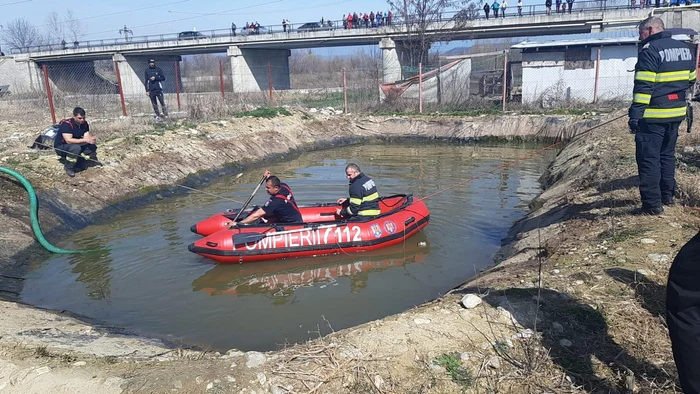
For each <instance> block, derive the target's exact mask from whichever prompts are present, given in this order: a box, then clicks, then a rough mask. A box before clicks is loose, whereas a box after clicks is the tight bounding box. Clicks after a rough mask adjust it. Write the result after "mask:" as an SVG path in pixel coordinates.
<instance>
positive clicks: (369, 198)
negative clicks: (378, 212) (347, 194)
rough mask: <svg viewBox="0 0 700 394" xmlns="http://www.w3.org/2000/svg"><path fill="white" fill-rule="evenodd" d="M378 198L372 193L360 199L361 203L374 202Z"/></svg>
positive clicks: (377, 194)
mask: <svg viewBox="0 0 700 394" xmlns="http://www.w3.org/2000/svg"><path fill="white" fill-rule="evenodd" d="M378 198H379V193H377V192H374V193H372V194H370V195H369V196H364V197H363V198H362V201H374V200H376V199H378Z"/></svg>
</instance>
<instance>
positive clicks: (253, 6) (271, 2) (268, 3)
mask: <svg viewBox="0 0 700 394" xmlns="http://www.w3.org/2000/svg"><path fill="white" fill-rule="evenodd" d="M283 1H285V0H274V1H269V2H267V3H261V4H254V5H250V6H246V7H240V8H234V9H230V10H224V11H217V12H208V13H204V14H202V15H197V16H190V17H187V18H180V19H174V20H169V21H163V22H155V23H148V24H145V25H139V26H132V27H133V28H139V27H150V26H157V25H164V24H167V23H172V22H181V21H186V20H190V19H197V18H201V17H204V16H212V15H220V14H222V13H227V12H233V11H238V10H245V9H249V8H255V7H262V6H265V5H270V4H275V3H281V2H283ZM111 31H112V30H103V31H98V32H94V33H88V34H85V35H84V36H91V35H94V34H101V33H109V32H111Z"/></svg>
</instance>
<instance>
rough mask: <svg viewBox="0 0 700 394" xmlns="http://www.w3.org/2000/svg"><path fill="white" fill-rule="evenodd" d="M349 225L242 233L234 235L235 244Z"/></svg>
mask: <svg viewBox="0 0 700 394" xmlns="http://www.w3.org/2000/svg"><path fill="white" fill-rule="evenodd" d="M345 225H347V223H335V224H326V225H323V226H316V227H313V226H312V227H304V228H298V229H295V230H287V231H277V232H274V233H240V234H234V235H233V238H232V239H233V244H234V245H239V244H247V243H251V242H258V241H260V240H261V239H263V238H266V237H274V236H275V235H282V234H291V233H300V232H302V231H316V230H323V229H327V228H333V227H338V226H345Z"/></svg>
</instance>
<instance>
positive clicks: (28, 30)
mask: <svg viewBox="0 0 700 394" xmlns="http://www.w3.org/2000/svg"><path fill="white" fill-rule="evenodd" d="M2 38H3V40H4V41H5V42H6V43H7V44H8V45H9V46H10V48H27V47H31V46H35V45H39V44H41V41H42V40H41V36H40V35H39V31H38V30H37V28H36V27H34V25H32V24H31V23H30V22H29V21H28V20H27V19H24V18H18V19H13V20H11V21H10V22H8V23H7V26H6V27H5V29H3V30H2Z"/></svg>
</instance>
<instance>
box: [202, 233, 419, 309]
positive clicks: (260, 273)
mask: <svg viewBox="0 0 700 394" xmlns="http://www.w3.org/2000/svg"><path fill="white" fill-rule="evenodd" d="M429 252H430V248H429V245H428V243H427V239H426V236H425V234H423V233H418V234H416V235H415V236H414V237H411V238H410V239H408V240H407V241H406V243H405V245H395V246H391V247H388V248H384V249H380V250H376V251H372V252H365V253H362V254H350V255H333V256H322V257H316V258H311V259H308V258H306V259H291V260H284V261H271V262H260V263H255V264H243V265H225V264H219V265H217V266H215V267H214V268H212V269H211V270H209V271H207V272H206V273H205V274H204V275H202V276H200V277H199V278H197V279H195V280H194V282H192V289H193V290H194V291H201V292H204V293H206V294H209V295H211V296H218V295H223V294H228V295H238V296H245V295H251V294H262V295H267V296H269V297H274V298H275V300H273V304H274V305H282V304H285V303H286V302H287V300H288V299H289V298H290V296H291V295H293V294H294V292H295V291H296V290H297V289H299V288H302V287H313V286H323V285H328V284H334V283H335V282H336V280H337V279H338V278H341V277H348V278H349V280H350V291H351V293H359V292H361V291H362V290H363V289H365V288H366V287H367V282H368V281H369V277H370V274H371V273H372V272H379V271H384V270H386V269H389V268H392V267H402V266H404V265H406V264H410V263H421V262H423V261H425V257H426V255H427V254H428V253H429Z"/></svg>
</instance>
